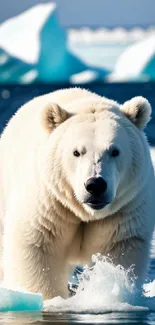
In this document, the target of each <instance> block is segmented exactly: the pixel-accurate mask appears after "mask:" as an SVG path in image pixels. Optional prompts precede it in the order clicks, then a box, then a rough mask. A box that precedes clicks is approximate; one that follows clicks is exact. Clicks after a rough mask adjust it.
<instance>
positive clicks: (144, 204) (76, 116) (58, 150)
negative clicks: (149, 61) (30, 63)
mask: <svg viewBox="0 0 155 325" xmlns="http://www.w3.org/2000/svg"><path fill="white" fill-rule="evenodd" d="M52 103H54V105H53V104H52ZM58 105H59V106H58ZM134 105H136V108H135V106H134ZM61 107H62V108H63V111H62V110H61ZM52 110H53V111H52ZM139 110H140V111H139ZM52 112H53V113H52ZM138 112H140V113H139V114H138ZM143 112H144V114H143ZM150 112H151V111H150V105H149V103H147V101H146V100H144V99H142V98H140V99H139V101H138V99H132V100H131V102H127V103H125V104H124V106H120V105H119V104H117V103H115V102H114V101H112V100H108V99H106V98H103V97H100V96H98V95H96V94H93V93H91V92H89V91H87V90H82V89H78V88H74V89H68V90H60V91H57V92H54V93H51V94H48V95H45V96H41V97H38V98H35V99H33V100H32V101H30V102H29V103H27V104H26V105H24V106H23V107H22V108H21V109H20V110H19V111H18V112H17V113H16V114H15V116H14V117H13V118H12V119H11V120H10V122H9V123H8V126H7V127H6V128H5V130H4V132H3V134H2V137H1V140H0V197H1V227H0V229H1V257H2V268H1V271H2V272H3V274H4V276H3V280H4V281H5V282H6V283H7V285H8V286H11V287H15V286H22V287H25V288H26V289H28V290H30V291H32V292H42V293H43V295H44V297H45V298H51V297H53V296H56V295H61V296H64V297H66V296H67V277H68V268H69V265H70V264H84V263H89V262H90V260H91V255H92V254H93V253H97V252H101V253H102V254H105V255H107V254H110V256H111V257H112V258H113V260H114V263H116V264H118V263H120V264H122V265H123V266H124V267H126V268H128V267H129V266H130V265H131V264H135V273H136V275H137V276H138V277H139V279H140V280H141V281H143V280H144V276H145V274H146V270H147V266H148V256H149V249H150V241H151V238H152V233H153V228H154V224H155V204H154V193H155V182H154V172H153V167H152V163H151V159H150V153H149V148H148V144H147V141H146V139H145V136H144V134H143V131H142V130H141V128H142V127H144V126H145V125H146V123H147V122H148V120H149V117H150ZM131 121H132V122H131ZM134 123H135V125H134ZM111 145H115V146H119V149H120V151H121V156H120V158H119V157H118V158H116V159H115V160H112V159H111V158H109V153H108V152H109V150H110V147H111ZM77 146H78V149H79V147H80V150H85V149H86V153H85V154H83V156H82V157H80V158H75V157H74V156H73V154H72V152H73V150H74V149H76V147H77ZM81 148H84V149H81ZM94 175H99V176H102V177H104V178H105V179H106V180H107V182H108V186H109V189H108V195H109V198H110V199H111V201H112V202H111V204H109V205H108V206H107V207H105V208H104V209H102V210H100V211H94V210H92V209H91V208H90V207H88V206H87V205H86V204H83V199H84V198H85V196H86V193H85V189H84V183H85V182H86V180H87V179H88V178H89V177H92V176H94ZM2 233H3V236H2ZM2 246H3V249H2Z"/></svg>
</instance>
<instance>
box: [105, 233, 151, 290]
mask: <svg viewBox="0 0 155 325" xmlns="http://www.w3.org/2000/svg"><path fill="white" fill-rule="evenodd" d="M149 251H150V244H149V242H148V241H146V240H145V239H142V238H138V237H131V238H127V239H125V240H122V241H120V242H118V243H116V244H115V245H114V247H113V248H112V249H111V251H110V252H109V256H110V257H111V258H112V261H113V262H114V264H116V265H118V264H119V265H121V266H123V267H124V268H125V269H126V270H127V269H129V268H130V267H131V266H133V271H134V274H135V276H136V277H137V283H139V284H143V283H144V280H145V276H146V275H147V269H148V264H149Z"/></svg>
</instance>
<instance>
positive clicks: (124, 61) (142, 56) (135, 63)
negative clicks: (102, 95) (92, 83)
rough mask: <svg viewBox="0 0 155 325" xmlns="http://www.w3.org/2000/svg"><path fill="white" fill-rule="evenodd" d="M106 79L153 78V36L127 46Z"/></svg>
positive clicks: (154, 50) (154, 58) (154, 39)
mask: <svg viewBox="0 0 155 325" xmlns="http://www.w3.org/2000/svg"><path fill="white" fill-rule="evenodd" d="M108 80H109V81H127V80H136V81H137V80H141V81H147V80H155V36H154V35H152V36H150V37H147V38H146V39H144V40H143V41H140V42H137V43H135V44H133V45H131V46H129V47H128V48H127V49H126V50H125V51H124V52H123V53H122V54H121V55H120V57H119V58H118V60H117V62H116V65H115V68H114V71H113V73H112V74H111V75H109V76H108Z"/></svg>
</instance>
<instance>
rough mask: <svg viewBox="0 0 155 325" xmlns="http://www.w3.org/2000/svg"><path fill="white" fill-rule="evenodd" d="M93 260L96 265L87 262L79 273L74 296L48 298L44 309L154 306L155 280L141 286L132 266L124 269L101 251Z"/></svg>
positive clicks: (92, 310) (98, 310)
mask: <svg viewBox="0 0 155 325" xmlns="http://www.w3.org/2000/svg"><path fill="white" fill-rule="evenodd" d="M92 262H93V263H94V267H93V268H89V267H88V266H86V267H85V268H84V272H83V273H82V274H81V275H80V276H79V286H78V289H77V290H76V293H75V296H73V297H71V298H68V299H63V298H61V297H55V298H53V299H51V300H46V301H45V302H44V311H50V312H72V313H73V312H75V313H79V312H80V313H81V312H82V313H85V312H89V313H104V312H109V311H129V310H147V309H151V310H155V283H154V285H153V283H150V284H148V285H145V287H144V290H138V289H137V287H136V277H135V276H134V272H133V267H130V268H129V269H128V270H125V269H124V268H123V267H122V266H120V265H118V266H115V265H114V264H113V263H112V261H111V260H110V259H109V258H107V257H104V256H102V255H100V254H96V255H93V256H92ZM154 282H155V281H154ZM153 286H154V289H153ZM151 290H152V291H151Z"/></svg>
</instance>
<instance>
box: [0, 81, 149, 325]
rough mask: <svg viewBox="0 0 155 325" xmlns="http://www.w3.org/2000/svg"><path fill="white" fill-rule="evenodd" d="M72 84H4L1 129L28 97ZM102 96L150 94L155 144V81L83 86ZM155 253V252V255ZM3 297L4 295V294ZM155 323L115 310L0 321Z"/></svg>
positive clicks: (145, 315)
mask: <svg viewBox="0 0 155 325" xmlns="http://www.w3.org/2000/svg"><path fill="white" fill-rule="evenodd" d="M69 86H70V85H54V86H53V85H49V84H48V85H45V84H44V85H41V84H40V85H35V84H32V85H28V86H15V85H10V86H2V85H1V86H0V132H1V131H2V130H3V128H4V126H5V125H6V123H7V122H8V120H9V119H10V117H11V116H12V114H14V113H15V112H16V110H17V109H18V108H19V107H20V106H21V105H22V104H24V103H25V102H27V101H28V100H30V99H32V98H34V97H35V96H39V95H42V94H45V93H47V92H51V91H54V90H56V89H59V88H62V87H63V88H66V87H69ZM83 87H85V88H87V89H90V90H92V91H94V92H96V93H98V94H100V95H103V96H106V97H109V98H112V99H114V100H117V101H118V102H120V103H123V102H124V101H126V100H128V99H130V98H132V97H134V96H139V95H141V96H144V97H146V98H147V99H148V100H149V101H150V103H151V105H152V108H153V113H152V120H151V122H150V123H149V125H148V127H147V129H146V134H147V136H148V139H149V143H150V145H151V146H155V82H154V83H153V82H151V83H124V84H120V83H116V84H104V83H94V84H89V85H88V84H87V85H83ZM154 256H155V254H154ZM149 274H150V276H149V277H150V279H152V280H153V279H155V259H153V258H152V259H151V260H150V270H149ZM0 298H1V297H0ZM73 323H74V324H98V323H100V324H150V325H154V324H155V312H151V311H149V310H146V311H131V312H111V313H109V312H108V313H103V314H96V315H94V314H72V313H69V314H66V313H56V314H53V313H5V314H3V313H1V314H0V324H73Z"/></svg>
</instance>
